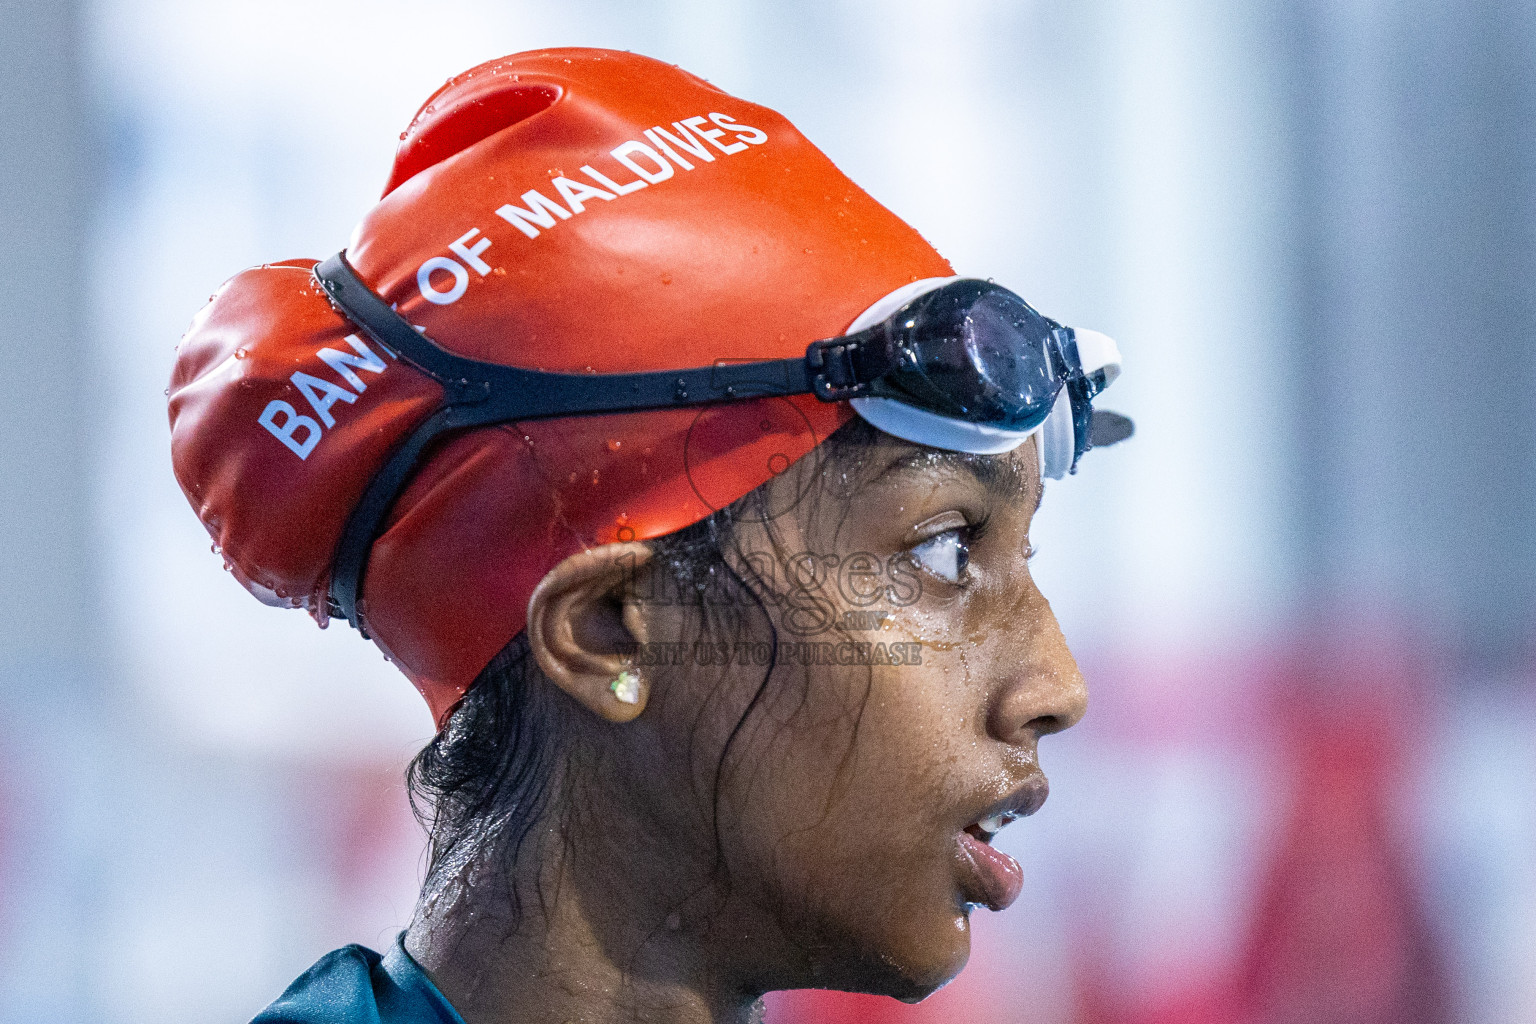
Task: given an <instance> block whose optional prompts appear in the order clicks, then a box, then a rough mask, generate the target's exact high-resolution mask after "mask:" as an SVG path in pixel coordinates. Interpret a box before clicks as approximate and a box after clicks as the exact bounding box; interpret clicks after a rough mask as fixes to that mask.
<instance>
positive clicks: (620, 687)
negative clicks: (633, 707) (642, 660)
mask: <svg viewBox="0 0 1536 1024" xmlns="http://www.w3.org/2000/svg"><path fill="white" fill-rule="evenodd" d="M608 689H610V690H612V691H613V695H614V697H616V698H617V699H618V700H619V701H620V702H622V703H624V704H638V703H640V673H638V672H636V671H635V670H634V669H632V668H625V669H623V670H622V671H620V672H619V674H618V676H617V677H615V678H614V680H613V682H611V683H609V684H608Z"/></svg>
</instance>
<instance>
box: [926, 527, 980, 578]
mask: <svg viewBox="0 0 1536 1024" xmlns="http://www.w3.org/2000/svg"><path fill="white" fill-rule="evenodd" d="M911 554H912V561H914V562H916V563H917V564H918V565H920V566H922V567H923V568H924V569H927V570H928V571H929V572H931V573H933V574H934V575H935V576H937V577H939V579H941V580H946V581H948V582H950V583H959V582H960V577H961V576H962V575H963V574H964V573H965V567H966V566H967V565H969V564H970V561H971V548H970V545H969V544H968V543H967V542H966V531H965V530H962V529H960V528H958V527H957V528H956V529H953V530H945V531H944V532H943V533H938V534H934V535H933V536H932V537H929V538H928V539H927V540H925V541H923V542H922V543H921V544H918V545H915V546H914V547H913V548H912V551H911Z"/></svg>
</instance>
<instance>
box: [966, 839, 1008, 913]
mask: <svg viewBox="0 0 1536 1024" xmlns="http://www.w3.org/2000/svg"><path fill="white" fill-rule="evenodd" d="M960 849H961V850H963V851H964V852H965V855H966V856H967V857H969V858H970V860H971V863H972V864H974V865H975V866H976V880H977V881H978V882H980V883H981V889H982V892H981V896H982V897H983V899H982V902H983V903H985V904H986V905H987V909H989V910H1005V909H1007V907H1008V906H1009V904H1011V903H1012V902H1013V901H1014V900H1016V899H1018V898H1019V890H1021V889H1023V888H1024V872H1023V870H1021V869H1020V868H1019V862H1018V861H1016V860H1014V859H1013V858H1012V857H1010V856H1008V855H1007V854H1006V853H1004V852H1002V851H1001V850H995V849H993V848H992V847H991V846H989V845H987V844H986V843H984V842H982V841H981V840H980V839H977V838H976V837H975V836H973V835H971V834H970V833H969V832H961V833H960Z"/></svg>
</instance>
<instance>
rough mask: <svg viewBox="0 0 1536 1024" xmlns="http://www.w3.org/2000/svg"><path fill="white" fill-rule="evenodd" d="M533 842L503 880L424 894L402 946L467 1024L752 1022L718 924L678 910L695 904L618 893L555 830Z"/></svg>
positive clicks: (653, 894)
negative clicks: (732, 978) (512, 895)
mask: <svg viewBox="0 0 1536 1024" xmlns="http://www.w3.org/2000/svg"><path fill="white" fill-rule="evenodd" d="M533 836H541V838H543V839H544V841H543V842H535V841H530V842H529V843H527V844H526V845H525V847H524V849H523V852H522V855H520V856H519V857H518V860H517V866H516V867H514V869H513V871H512V873H511V875H512V877H511V878H510V879H509V880H508V881H506V882H497V883H495V884H486V881H485V880H486V879H487V878H497V877H499V874H498V872H496V871H494V870H482V871H478V872H476V871H473V870H471V871H470V872H468V873H467V875H468V876H478V877H476V878H475V881H474V883H473V884H472V885H469V886H465V885H459V886H457V889H456V891H453V890H454V886H453V884H452V883H450V886H449V889H448V890H445V891H444V892H443V893H442V895H441V897H439V898H433V896H432V894H431V893H425V894H424V897H423V900H422V902H421V904H420V905H419V906H418V908H417V913H416V918H415V920H414V921H413V922H412V924H411V927H410V930H409V932H408V934H407V936H406V948H407V949H408V950H409V951H410V953H411V955H412V957H414V958H415V960H416V961H417V962H418V963H419V964H420V965H421V966H422V967H423V969H425V970H426V972H427V974H428V976H430V977H431V979H432V981H433V983H434V984H436V985H437V987H438V989H439V990H440V991H441V992H442V993H443V995H444V996H446V997H447V999H448V1001H449V1002H450V1003H452V1004H453V1005H454V1007H455V1008H456V1009H457V1010H458V1011H459V1013H460V1014H461V1015H462V1016H463V1017H464V1020H465V1021H466V1022H467V1024H542V1022H546V1021H547V1022H549V1024H562V1022H566V1021H572V1020H579V1021H583V1022H590V1024H606V1022H609V1021H613V1022H618V1021H621V1020H622V1021H625V1022H636V1021H667V1022H669V1024H673V1022H675V1024H750V1022H758V1021H761V1017H762V1014H761V1003H760V1002H758V1001H757V1000H756V998H755V994H754V993H749V992H745V991H743V990H742V989H741V987H740V986H739V985H735V984H732V982H731V981H730V980H729V977H728V975H729V974H730V973H732V972H729V971H728V970H727V969H725V963H726V962H727V961H728V960H729V957H727V956H722V955H721V953H722V952H723V951H722V950H721V949H720V943H719V935H718V926H719V925H720V924H721V923H722V922H719V921H711V920H709V918H711V917H714V916H715V915H707V916H701V917H689V916H688V912H687V910H686V909H678V908H679V907H681V906H683V904H689V905H693V906H698V901H697V896H699V895H702V894H700V893H698V891H697V890H695V899H683V900H679V901H673V900H672V899H671V898H670V897H669V896H667V895H666V893H667V892H668V891H671V892H675V891H676V889H674V888H672V887H671V886H668V887H666V888H665V889H663V888H661V887H659V886H657V885H655V884H654V883H655V882H656V881H658V880H657V879H652V878H644V879H642V878H634V879H628V880H627V881H628V883H629V884H628V885H627V886H626V885H625V884H623V883H622V882H620V881H619V880H621V879H623V878H624V876H623V873H622V871H621V870H614V869H613V867H612V864H613V862H612V861H609V868H608V870H606V871H602V870H598V871H593V870H592V869H595V868H598V867H599V865H597V864H588V865H587V870H583V865H582V863H581V862H582V861H583V860H585V859H586V858H581V857H578V856H574V855H573V854H574V850H573V846H572V844H567V843H564V842H560V841H557V840H556V838H555V830H549V829H538V830H535V832H534V833H533V834H532V835H530V840H532V839H533ZM552 848H553V849H552ZM632 852H638V851H632ZM601 859H604V860H607V858H601ZM620 863H622V861H621V862H620ZM594 875H595V877H594ZM583 876H585V877H583ZM626 890H627V891H626ZM511 892H516V893H518V894H519V896H520V899H519V900H518V901H515V902H514V900H513V899H511V898H510V895H509V894H510V893H511ZM514 906H516V907H518V908H519V909H518V910H516V911H514V909H513V908H514ZM711 924H713V925H715V926H716V927H715V928H711V927H710V926H711ZM711 931H715V932H716V935H715V936H714V937H713V941H711V937H710V936H709V934H708V933H709V932H711Z"/></svg>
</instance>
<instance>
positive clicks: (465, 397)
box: [314, 253, 855, 636]
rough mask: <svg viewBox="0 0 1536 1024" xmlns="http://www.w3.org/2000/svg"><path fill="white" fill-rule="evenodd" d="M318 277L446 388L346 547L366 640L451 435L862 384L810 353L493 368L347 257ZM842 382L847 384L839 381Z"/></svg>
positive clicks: (347, 614)
mask: <svg viewBox="0 0 1536 1024" xmlns="http://www.w3.org/2000/svg"><path fill="white" fill-rule="evenodd" d="M314 273H315V278H316V279H317V280H318V281H319V282H320V284H321V286H322V287H323V288H324V289H325V292H326V295H327V296H328V297H329V298H330V300H331V302H332V304H334V305H335V306H336V308H337V309H338V310H339V311H340V312H341V313H342V314H343V315H344V316H346V317H347V319H349V320H351V321H352V322H353V323H355V324H357V325H358V326H359V327H361V328H362V329H363V331H364V333H366V334H367V335H368V337H369V338H371V339H372V340H373V341H375V342H376V343H378V344H379V345H381V346H383V347H384V348H386V349H388V350H389V351H390V352H391V353H392V354H394V355H397V356H399V357H400V358H402V359H404V360H405V361H407V362H409V363H410V364H411V365H413V366H415V367H416V368H417V369H418V370H420V371H421V372H422V373H425V374H426V375H427V376H429V377H431V378H432V379H433V380H435V381H437V382H438V383H439V384H440V385H442V388H443V405H442V406H440V407H439V408H438V409H437V410H436V411H435V412H433V413H432V414H431V415H430V416H428V417H427V418H426V419H425V420H424V421H422V422H421V423H420V424H418V425H417V426H416V428H415V429H414V430H412V431H411V433H410V435H409V436H407V437H406V439H405V440H404V441H402V442H401V443H400V444H399V445H398V446H397V447H396V448H395V450H394V451H393V452H391V453H390V456H389V459H388V461H386V462H385V464H384V466H383V467H382V468H381V469H380V470H379V471H378V472H377V473H375V474H374V476H373V479H372V480H371V481H369V484H368V487H367V488H366V489H365V490H364V492H363V496H362V498H361V499H360V500H359V501H358V503H357V506H356V507H355V508H353V510H352V513H351V515H350V516H348V518H347V523H346V526H345V527H344V528H343V530H342V535H341V539H340V541H339V542H338V543H337V546H336V554H335V557H334V559H333V560H332V564H331V584H330V605H331V610H332V613H333V614H335V615H337V616H340V617H343V618H345V619H346V620H347V621H348V622H350V623H351V624H352V625H353V626H354V627H356V628H357V629H358V630H359V631H360V632H362V633H363V634H364V635H365V636H366V635H367V630H366V628H365V626H364V623H363V619H362V616H361V615H360V613H359V610H358V598H359V596H360V595H361V593H362V584H363V575H364V573H365V572H366V570H367V562H368V552H369V550H370V549H371V548H372V546H373V542H374V540H375V538H376V537H377V536H378V533H379V529H380V527H381V526H382V525H383V523H384V519H385V517H386V515H387V514H388V512H389V509H390V506H392V505H393V504H394V501H395V498H396V497H397V496H398V495H399V494H400V492H401V491H402V490H403V489H404V487H405V485H406V483H407V482H408V481H409V480H410V477H411V475H412V473H413V472H414V471H415V469H416V466H417V464H418V462H419V461H420V459H421V455H422V453H423V452H424V451H425V450H426V449H427V447H428V445H430V444H431V443H432V442H433V441H434V440H436V439H437V438H439V437H441V436H442V435H444V434H446V433H448V432H450V431H456V430H463V429H466V428H469V427H476V426H486V425H489V424H492V423H505V422H513V421H517V420H529V419H547V418H552V417H558V416H573V415H580V414H591V413H608V412H642V411H646V410H652V409H668V408H679V407H687V406H693V405H706V404H709V403H713V402H728V401H734V400H738V399H747V398H763V397H780V396H785V395H797V394H805V393H807V392H810V393H814V394H816V395H817V397H818V398H821V400H822V401H828V402H835V401H839V400H840V397H839V393H840V392H841V391H842V390H843V389H845V388H846V387H847V385H849V384H852V383H855V382H854V381H852V380H845V379H844V377H843V376H842V370H843V366H842V364H841V363H835V364H834V365H832V366H828V367H822V366H821V364H820V363H819V362H815V361H814V360H813V358H812V354H811V352H809V351H808V352H807V355H806V356H805V357H803V358H799V359H769V360H742V361H731V360H719V361H717V362H716V363H715V364H714V365H712V366H703V367H695V368H692V369H686V370H665V371H656V372H649V373H614V374H574V373H548V372H544V371H541V370H526V369H521V368H518V367H513V366H503V365H501V364H498V363H488V362H483V361H481V360H478V359H469V358H466V357H464V356H460V355H455V354H454V353H452V352H449V351H447V350H446V349H443V348H440V347H439V346H438V345H436V344H434V343H433V342H432V341H431V340H430V339H429V338H427V337H425V336H424V335H422V334H421V333H420V332H418V331H417V330H416V329H415V328H414V327H412V326H411V324H410V323H409V322H407V321H406V319H405V318H404V317H402V316H401V315H400V314H399V313H397V312H396V311H395V310H394V309H393V308H392V307H391V306H390V305H389V304H388V303H386V302H385V301H384V300H383V299H382V298H380V297H379V296H378V295H377V294H376V293H375V292H374V291H373V289H371V288H369V287H368V285H367V284H365V283H364V282H363V281H362V279H361V278H359V277H358V276H357V273H356V272H355V271H354V270H353V269H352V267H351V265H350V264H349V263H348V262H347V260H346V257H345V255H344V254H342V253H337V254H336V255H334V256H332V257H330V258H329V259H327V260H325V261H324V262H322V263H320V264H319V265H318V266H316V267H315V271H314ZM841 340H842V339H834V341H841ZM817 344H822V343H817ZM815 348H816V346H815V345H813V346H812V349H815ZM813 364H814V365H813ZM829 374H830V377H829ZM834 379H835V380H836V381H837V382H838V383H836V384H832V383H830V381H831V380H834Z"/></svg>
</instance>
